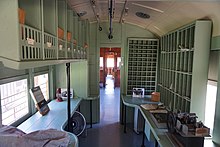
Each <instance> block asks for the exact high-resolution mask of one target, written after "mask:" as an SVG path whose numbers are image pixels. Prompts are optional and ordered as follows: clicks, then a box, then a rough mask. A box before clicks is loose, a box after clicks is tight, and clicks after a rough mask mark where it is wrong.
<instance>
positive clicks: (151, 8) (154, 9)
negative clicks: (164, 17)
mask: <svg viewBox="0 0 220 147" xmlns="http://www.w3.org/2000/svg"><path fill="white" fill-rule="evenodd" d="M132 4H133V5H135V6H139V7H143V8H147V9H150V10H153V11H157V12H160V13H164V11H162V10H160V9H157V8H153V7H150V6H145V5H142V4H138V3H132Z"/></svg>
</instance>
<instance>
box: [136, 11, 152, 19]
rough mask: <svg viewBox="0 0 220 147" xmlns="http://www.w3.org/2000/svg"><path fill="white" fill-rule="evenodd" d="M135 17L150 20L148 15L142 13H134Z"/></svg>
mask: <svg viewBox="0 0 220 147" xmlns="http://www.w3.org/2000/svg"><path fill="white" fill-rule="evenodd" d="M136 16H137V17H140V18H143V19H149V18H150V15H148V14H146V13H143V12H136Z"/></svg>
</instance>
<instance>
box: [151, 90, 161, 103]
mask: <svg viewBox="0 0 220 147" xmlns="http://www.w3.org/2000/svg"><path fill="white" fill-rule="evenodd" d="M151 101H154V102H159V101H160V93H159V92H153V93H151Z"/></svg>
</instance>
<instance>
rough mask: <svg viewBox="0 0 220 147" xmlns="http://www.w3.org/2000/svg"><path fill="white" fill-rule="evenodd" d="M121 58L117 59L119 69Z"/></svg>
mask: <svg viewBox="0 0 220 147" xmlns="http://www.w3.org/2000/svg"><path fill="white" fill-rule="evenodd" d="M120 63H121V57H117V67H120Z"/></svg>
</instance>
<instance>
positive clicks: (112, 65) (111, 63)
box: [107, 58, 114, 67]
mask: <svg viewBox="0 0 220 147" xmlns="http://www.w3.org/2000/svg"><path fill="white" fill-rule="evenodd" d="M107 67H114V58H107Z"/></svg>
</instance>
